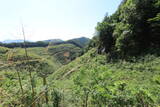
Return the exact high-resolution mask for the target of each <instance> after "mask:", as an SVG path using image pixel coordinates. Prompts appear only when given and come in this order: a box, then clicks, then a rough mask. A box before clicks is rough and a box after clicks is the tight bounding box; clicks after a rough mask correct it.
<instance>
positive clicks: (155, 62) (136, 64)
mask: <svg viewBox="0 0 160 107" xmlns="http://www.w3.org/2000/svg"><path fill="white" fill-rule="evenodd" d="M105 59H106V58H105V55H98V54H95V49H92V50H90V51H89V52H88V53H86V54H85V55H83V56H81V57H80V58H77V59H76V60H74V61H73V62H71V63H69V64H68V65H66V66H63V67H62V68H60V69H59V70H58V71H56V72H55V73H54V74H52V76H50V79H53V78H55V80H53V81H54V82H55V81H56V82H55V83H56V87H58V88H59V89H61V90H64V92H63V94H64V95H65V96H66V97H65V101H66V102H65V104H66V105H69V106H71V105H72V106H81V104H85V103H86V102H85V101H86V100H87V103H88V106H104V105H108V106H114V107H115V106H121V107H123V106H158V105H160V102H159V101H160V97H159V96H160V57H157V56H155V55H146V56H144V57H139V58H137V59H134V58H133V59H132V61H123V60H118V61H117V62H114V63H112V62H111V63H107V62H106V60H105ZM76 99H78V101H76ZM72 100H73V101H75V103H74V102H71V101H72Z"/></svg>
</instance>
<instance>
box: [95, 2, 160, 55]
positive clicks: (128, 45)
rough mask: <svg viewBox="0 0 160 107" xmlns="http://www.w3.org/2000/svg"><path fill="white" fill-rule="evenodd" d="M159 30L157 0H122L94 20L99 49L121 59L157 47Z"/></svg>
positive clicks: (159, 17)
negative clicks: (97, 19)
mask: <svg viewBox="0 0 160 107" xmlns="http://www.w3.org/2000/svg"><path fill="white" fill-rule="evenodd" d="M159 29H160V1H159V0H123V2H122V3H121V5H120V6H119V8H118V10H117V11H116V12H115V13H114V14H113V15H111V16H106V17H105V18H104V20H103V22H101V23H98V26H97V30H98V35H99V40H100V42H99V49H100V50H104V51H105V52H106V53H109V54H111V55H112V57H113V56H115V57H118V56H119V57H122V58H124V57H127V56H128V55H131V56H135V55H139V54H142V53H147V52H148V51H149V52H150V51H153V49H154V51H155V50H156V49H159V48H160V36H159V35H160V30H159ZM115 54H116V55H115Z"/></svg>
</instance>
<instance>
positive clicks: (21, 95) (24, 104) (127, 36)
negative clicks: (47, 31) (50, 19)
mask: <svg viewBox="0 0 160 107" xmlns="http://www.w3.org/2000/svg"><path fill="white" fill-rule="evenodd" d="M159 29H160V0H123V1H122V2H121V4H120V5H119V7H118V9H117V11H116V12H115V13H114V14H112V15H110V16H108V15H107V16H105V17H104V19H103V21H102V22H99V23H98V24H97V26H96V33H95V36H94V37H93V39H92V40H91V41H90V40H89V39H86V38H78V39H72V40H69V41H62V42H58V43H50V44H49V42H47V43H46V42H42V41H40V42H36V43H30V46H31V47H32V48H27V55H26V52H25V50H24V46H25V45H24V43H23V46H22V48H20V47H21V45H22V44H18V45H17V44H0V45H1V46H6V47H7V46H8V47H12V48H6V47H0V107H160V32H159V31H160V30H159ZM89 41H90V42H89ZM88 42H89V43H88ZM13 45H14V46H13ZM15 45H17V46H15ZM39 46H40V47H39ZM42 46H43V47H42ZM13 47H18V48H13ZM27 47H29V44H28V46H27Z"/></svg>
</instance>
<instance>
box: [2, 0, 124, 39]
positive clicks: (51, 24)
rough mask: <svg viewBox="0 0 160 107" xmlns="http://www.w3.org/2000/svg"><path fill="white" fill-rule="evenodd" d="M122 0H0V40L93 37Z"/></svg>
mask: <svg viewBox="0 0 160 107" xmlns="http://www.w3.org/2000/svg"><path fill="white" fill-rule="evenodd" d="M120 2H121V0H0V41H3V40H8V39H10V40H15V39H22V38H23V36H22V30H21V28H22V27H21V26H22V24H23V26H24V29H25V35H26V38H27V40H30V41H38V40H47V39H57V38H58V39H62V40H68V39H71V38H78V37H82V36H84V37H88V38H92V37H93V35H94V32H95V27H96V25H97V22H101V21H102V20H103V18H104V16H105V15H106V14H107V13H108V14H109V15H111V14H113V13H114V12H115V11H116V10H117V7H118V6H119V4H120Z"/></svg>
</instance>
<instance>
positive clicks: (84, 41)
mask: <svg viewBox="0 0 160 107" xmlns="http://www.w3.org/2000/svg"><path fill="white" fill-rule="evenodd" d="M89 41H90V39H89V38H86V37H80V38H75V39H70V40H67V41H61V42H57V43H54V42H53V43H50V45H60V44H73V45H75V46H78V47H80V48H84V47H85V46H86V45H87V44H88V43H89Z"/></svg>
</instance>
